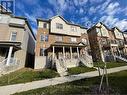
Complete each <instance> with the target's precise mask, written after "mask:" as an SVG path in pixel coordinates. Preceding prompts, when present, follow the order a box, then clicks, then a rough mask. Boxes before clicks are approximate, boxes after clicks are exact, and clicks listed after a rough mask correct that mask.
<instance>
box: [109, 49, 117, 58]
mask: <svg viewBox="0 0 127 95" xmlns="http://www.w3.org/2000/svg"><path fill="white" fill-rule="evenodd" d="M110 48H111V53H112V56H113V59H114V60H116V59H115V54H114V52H113V47H112V46H111V47H110Z"/></svg>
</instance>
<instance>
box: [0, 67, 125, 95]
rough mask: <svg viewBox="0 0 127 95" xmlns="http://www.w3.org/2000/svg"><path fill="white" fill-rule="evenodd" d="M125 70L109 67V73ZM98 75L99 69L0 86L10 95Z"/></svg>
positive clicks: (3, 93)
mask: <svg viewBox="0 0 127 95" xmlns="http://www.w3.org/2000/svg"><path fill="white" fill-rule="evenodd" d="M123 70H127V66H122V67H116V68H111V69H108V74H109V73H115V72H119V71H123ZM96 76H98V71H92V72H87V73H83V74H78V75H70V76H65V77H57V78H51V79H45V80H40V81H33V82H28V83H21V84H14V85H7V86H0V95H10V94H14V93H16V92H23V91H28V90H32V89H37V88H43V87H47V86H50V85H57V84H62V83H65V82H72V81H75V80H80V79H84V78H92V77H96Z"/></svg>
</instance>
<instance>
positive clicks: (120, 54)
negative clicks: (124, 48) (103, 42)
mask: <svg viewBox="0 0 127 95" xmlns="http://www.w3.org/2000/svg"><path fill="white" fill-rule="evenodd" d="M117 50H118V52H119V56H121V52H120V50H119V47H117Z"/></svg>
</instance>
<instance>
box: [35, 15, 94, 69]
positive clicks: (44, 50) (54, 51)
mask: <svg viewBox="0 0 127 95" xmlns="http://www.w3.org/2000/svg"><path fill="white" fill-rule="evenodd" d="M37 24H38V31H37V36H36V38H37V43H36V48H35V66H34V68H35V69H42V68H47V67H54V65H55V64H54V63H55V62H58V63H59V64H60V63H62V64H61V65H63V64H64V65H65V67H66V68H71V67H76V66H78V65H79V61H78V60H79V59H80V58H82V57H81V56H84V58H86V59H84V61H85V63H89V62H90V63H92V57H91V55H90V54H89V53H90V46H89V40H88V35H87V29H86V28H84V27H82V26H80V25H76V24H72V23H69V22H68V21H66V20H65V19H64V18H63V17H62V16H54V17H52V18H50V19H48V20H43V19H37ZM56 65H57V64H56Z"/></svg>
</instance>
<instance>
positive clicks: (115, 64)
mask: <svg viewBox="0 0 127 95" xmlns="http://www.w3.org/2000/svg"><path fill="white" fill-rule="evenodd" d="M98 63H99V67H101V68H103V67H104V65H105V64H104V63H103V62H98ZM98 63H97V62H95V63H94V66H95V67H97V66H98ZM106 63H107V68H114V67H120V66H126V65H127V63H125V62H106Z"/></svg>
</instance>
